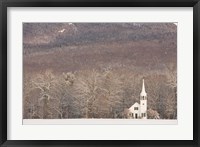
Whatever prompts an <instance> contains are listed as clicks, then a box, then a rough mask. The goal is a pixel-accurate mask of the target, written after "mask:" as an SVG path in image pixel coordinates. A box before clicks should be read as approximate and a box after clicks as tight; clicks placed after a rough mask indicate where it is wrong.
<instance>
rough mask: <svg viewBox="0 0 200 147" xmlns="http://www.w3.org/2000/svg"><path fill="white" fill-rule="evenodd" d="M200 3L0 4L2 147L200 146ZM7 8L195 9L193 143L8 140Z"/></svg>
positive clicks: (69, 0)
mask: <svg viewBox="0 0 200 147" xmlns="http://www.w3.org/2000/svg"><path fill="white" fill-rule="evenodd" d="M199 1H200V0H162V1H161V0H125V1H123V0H107V1H106V0H96V1H95V2H94V1H93V0H57V1H56V0H28V1H27V0H0V146H2V147H3V146H4V147H5V146H6V147H9V146H12V147H15V146H16V147H17V146H28V145H29V146H44V145H46V146H47V145H49V146H50V145H51V146H52V145H53V146H77V147H78V146H112V145H113V146H114V145H115V146H116V145H117V146H144V147H146V146H180V145H181V146H183V147H184V146H185V147H190V146H199V145H200V138H199V134H200V127H199V124H198V123H199V122H200V117H199V115H200V107H198V106H200V100H199V91H198V89H199V84H200V79H199V76H198V74H199V73H200V68H199V65H200V64H199V63H200V52H199V49H200V48H199V47H200V46H199V44H200V18H199V17H200V2H199ZM7 7H193V39H194V40H193V95H194V98H193V140H158V141H156V140H126V141H125V140H124V141H122V140H117V141H112V140H91V141H90V140H84V141H83V140H7V80H8V79H7Z"/></svg>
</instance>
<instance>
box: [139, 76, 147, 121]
mask: <svg viewBox="0 0 200 147" xmlns="http://www.w3.org/2000/svg"><path fill="white" fill-rule="evenodd" d="M140 117H141V119H147V93H146V91H145V85H144V79H143V80H142V91H141V93H140Z"/></svg>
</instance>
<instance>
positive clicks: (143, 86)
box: [140, 79, 147, 96]
mask: <svg viewBox="0 0 200 147" xmlns="http://www.w3.org/2000/svg"><path fill="white" fill-rule="evenodd" d="M140 96H147V93H146V91H145V85H144V79H143V80H142V91H141V93H140Z"/></svg>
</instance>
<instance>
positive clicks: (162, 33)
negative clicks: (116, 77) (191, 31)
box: [23, 23, 177, 72]
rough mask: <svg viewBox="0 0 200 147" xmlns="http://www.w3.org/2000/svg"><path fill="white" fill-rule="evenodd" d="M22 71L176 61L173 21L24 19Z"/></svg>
mask: <svg viewBox="0 0 200 147" xmlns="http://www.w3.org/2000/svg"><path fill="white" fill-rule="evenodd" d="M23 27H24V28H23V37H24V42H23V43H24V67H25V68H24V69H25V71H32V72H33V71H38V70H39V71H40V70H44V69H52V70H55V71H57V72H63V71H76V70H81V69H88V68H89V69H91V68H97V69H101V68H105V67H107V66H109V67H113V68H121V67H128V68H130V69H136V68H137V69H141V68H142V69H147V70H157V69H158V70H160V69H162V68H163V67H165V66H166V65H168V64H175V65H176V56H177V53H176V50H177V43H176V42H177V39H176V38H177V34H176V32H177V27H176V25H175V24H173V23H156V24H154V23H152V24H149V23H147V24H146V23H143V24H142V23H141V24H140V23H59V24H56V23H39V24H38V23H25V24H24V26H23Z"/></svg>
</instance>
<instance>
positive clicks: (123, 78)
mask: <svg viewBox="0 0 200 147" xmlns="http://www.w3.org/2000/svg"><path fill="white" fill-rule="evenodd" d="M176 31H177V27H176V25H175V24H173V23H163V24H162V23H156V24H145V23H144V24H141V23H116V24H112V23H103V24H101V23H99V24H95V23H94V24H90V23H89V24H88V23H83V24H78V23H77V24H73V23H59V24H55V23H52V24H49V23H44V24H40V23H34V24H33V23H25V24H24V27H23V34H24V42H23V43H24V49H23V51H24V52H23V65H24V74H23V118H24V119H66V118H122V119H124V118H127V114H126V113H127V112H126V111H127V109H128V108H130V107H131V106H132V105H133V104H134V103H135V102H139V96H140V92H141V88H142V79H145V86H146V92H147V99H148V102H147V103H148V115H147V116H148V118H149V119H153V118H155V116H159V118H160V119H177V65H176V61H177V59H176V58H177V57H176V56H177V43H176V41H177V39H176V36H177V34H176Z"/></svg>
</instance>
